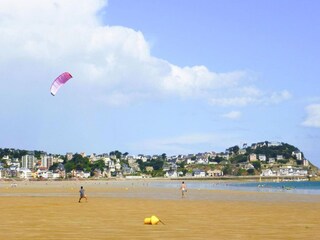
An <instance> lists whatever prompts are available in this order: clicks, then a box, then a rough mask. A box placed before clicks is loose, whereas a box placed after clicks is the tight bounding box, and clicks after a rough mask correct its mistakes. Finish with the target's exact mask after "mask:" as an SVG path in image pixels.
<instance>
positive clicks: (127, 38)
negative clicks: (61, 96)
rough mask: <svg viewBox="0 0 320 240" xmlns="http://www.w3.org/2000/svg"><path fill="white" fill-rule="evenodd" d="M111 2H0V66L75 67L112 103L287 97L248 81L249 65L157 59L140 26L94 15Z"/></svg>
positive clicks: (88, 86)
mask: <svg viewBox="0 0 320 240" xmlns="http://www.w3.org/2000/svg"><path fill="white" fill-rule="evenodd" d="M106 6H107V1H106V0H91V1H87V0H68V1H65V0H46V1H44V0H29V1H20V0H2V1H1V7H0V34H1V38H0V45H1V46H2V48H1V51H0V63H3V64H2V67H1V65H0V71H1V68H11V70H12V71H15V70H16V67H17V66H16V62H17V61H25V62H29V63H33V62H39V63H41V64H42V65H46V67H47V68H48V69H52V70H51V71H56V75H58V74H59V73H60V72H62V71H70V72H71V73H72V74H73V75H74V78H76V79H77V86H76V87H78V88H81V86H83V87H82V88H83V90H85V91H89V90H90V91H92V92H91V94H90V95H91V96H93V98H94V99H95V100H99V101H102V102H104V103H106V104H111V105H121V104H127V103H129V102H134V101H136V100H144V99H147V98H148V97H153V98H155V97H161V96H167V95H169V96H178V97H181V98H200V99H203V100H205V101H207V102H209V103H210V104H213V105H219V106H230V105H231V106H246V105H249V104H261V103H279V102H280V101H283V100H286V99H288V98H289V97H290V94H289V92H287V91H283V92H280V93H272V94H271V95H270V94H269V95H268V94H266V93H264V92H263V91H262V90H260V89H258V88H257V87H255V86H250V85H248V84H247V83H246V81H247V79H248V78H249V76H248V73H247V72H245V71H232V72H226V73H215V72H212V71H210V70H209V69H208V68H207V67H206V66H202V65H199V66H191V67H180V66H177V65H173V64H171V63H170V62H168V61H167V60H163V59H159V58H156V57H154V56H152V55H151V54H150V46H149V43H148V42H147V41H146V40H145V38H144V35H143V33H142V32H139V31H135V30H133V29H130V28H127V27H122V26H104V25H103V24H102V23H101V22H100V21H99V17H98V16H97V13H98V12H99V11H100V10H101V9H102V8H103V7H106ZM4 63H5V64H4ZM31 70H32V69H31ZM15 81H24V79H15ZM29 81H32V79H30V80H29ZM80 83H82V84H80ZM84 83H85V84H84Z"/></svg>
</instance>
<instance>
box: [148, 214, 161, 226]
mask: <svg viewBox="0 0 320 240" xmlns="http://www.w3.org/2000/svg"><path fill="white" fill-rule="evenodd" d="M150 220H151V224H152V225H156V224H158V222H159V221H160V220H159V218H157V217H156V216H151V219H150Z"/></svg>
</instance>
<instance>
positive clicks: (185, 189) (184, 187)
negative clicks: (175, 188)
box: [180, 182, 187, 198]
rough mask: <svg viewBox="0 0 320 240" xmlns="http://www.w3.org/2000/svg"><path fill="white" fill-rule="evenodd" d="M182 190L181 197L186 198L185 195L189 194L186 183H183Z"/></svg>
mask: <svg viewBox="0 0 320 240" xmlns="http://www.w3.org/2000/svg"><path fill="white" fill-rule="evenodd" d="M180 189H181V197H182V198H184V196H185V193H186V192H187V185H186V184H185V183H184V182H182V184H181V187H180Z"/></svg>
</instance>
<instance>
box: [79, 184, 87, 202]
mask: <svg viewBox="0 0 320 240" xmlns="http://www.w3.org/2000/svg"><path fill="white" fill-rule="evenodd" d="M84 192H85V190H84V188H83V186H81V187H80V191H79V193H80V198H79V202H81V199H82V198H85V199H86V201H88V199H87V196H86V194H85V193H84Z"/></svg>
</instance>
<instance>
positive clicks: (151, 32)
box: [0, 0, 320, 166]
mask: <svg viewBox="0 0 320 240" xmlns="http://www.w3.org/2000/svg"><path fill="white" fill-rule="evenodd" d="M319 12H320V3H319V2H318V1H311V0H309V1H293V0H291V1H285V0H282V1H276V0H268V1H249V0H244V1H231V0H230V1H222V0H220V1H216V0H212V1H211V0H210V1H209V0H198V1H182V0H170V1H169V0H153V1H147V0H109V1H104V0H91V1H86V0H46V1H40V0H29V1H25V2H21V1H19V0H0V34H1V39H0V44H1V51H0V74H1V85H2V86H1V90H2V91H1V94H0V102H1V109H2V111H1V117H0V124H1V137H0V147H1V148H5V147H12V148H20V149H29V150H44V151H47V152H49V153H61V154H64V153H66V152H86V153H87V154H90V153H105V152H107V153H108V152H110V151H113V150H119V151H121V152H129V154H133V155H135V154H140V153H144V154H162V153H167V155H174V154H187V153H198V152H205V151H216V152H220V151H224V150H225V149H226V148H228V147H231V146H234V145H239V146H241V145H242V144H243V143H248V144H251V143H255V142H259V141H266V140H268V141H280V142H286V143H289V144H292V145H295V146H297V147H298V148H299V149H300V150H301V151H303V152H304V154H305V157H306V158H307V159H309V160H310V161H311V162H312V163H314V164H316V165H317V166H320V158H319V156H320V148H319V140H320V93H319V91H320V90H319V89H320V88H319V80H318V76H319V71H320V68H319V64H320V46H319V42H320V29H319V27H318V26H320V16H319V14H318V13H319ZM65 71H69V72H70V73H71V74H72V75H73V78H72V79H71V80H70V81H69V82H67V83H66V84H65V85H64V86H63V87H62V88H61V89H60V91H59V92H58V94H57V95H56V96H55V97H53V96H51V95H50V92H49V88H50V85H51V83H52V81H53V80H54V79H55V77H57V76H58V75H59V74H60V73H62V72H65Z"/></svg>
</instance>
